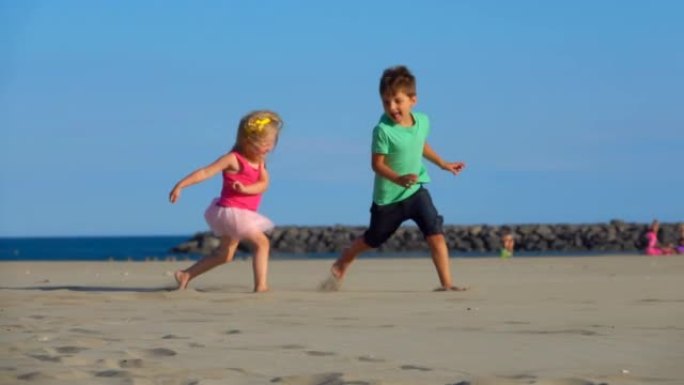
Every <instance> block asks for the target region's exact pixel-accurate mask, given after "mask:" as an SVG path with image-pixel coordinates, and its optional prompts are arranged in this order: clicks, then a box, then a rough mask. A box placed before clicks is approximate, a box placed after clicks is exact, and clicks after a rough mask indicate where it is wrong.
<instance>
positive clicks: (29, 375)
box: [17, 372, 52, 381]
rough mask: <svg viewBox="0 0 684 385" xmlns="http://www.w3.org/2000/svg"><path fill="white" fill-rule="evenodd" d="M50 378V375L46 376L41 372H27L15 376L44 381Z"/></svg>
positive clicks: (18, 378) (22, 378)
mask: <svg viewBox="0 0 684 385" xmlns="http://www.w3.org/2000/svg"><path fill="white" fill-rule="evenodd" d="M50 379H52V377H50V376H46V375H45V374H44V373H43V372H29V373H25V374H20V375H18V376H17V380H22V381H44V380H50Z"/></svg>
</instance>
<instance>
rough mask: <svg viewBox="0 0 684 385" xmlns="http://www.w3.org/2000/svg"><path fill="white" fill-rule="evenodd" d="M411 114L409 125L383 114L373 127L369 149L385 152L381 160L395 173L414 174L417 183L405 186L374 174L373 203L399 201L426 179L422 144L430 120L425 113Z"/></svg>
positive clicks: (425, 181) (380, 203)
mask: <svg viewBox="0 0 684 385" xmlns="http://www.w3.org/2000/svg"><path fill="white" fill-rule="evenodd" d="M412 115H413V120H414V124H413V126H411V127H404V126H401V125H398V124H396V123H394V121H392V119H391V118H389V117H388V116H387V115H385V114H383V115H382V117H381V118H380V122H378V124H377V126H375V128H374V129H373V145H372V151H373V153H374V154H383V155H385V163H386V164H387V165H388V166H389V167H390V168H391V169H392V170H394V172H396V173H397V174H399V175H405V174H416V175H418V183H416V184H414V185H413V186H411V187H408V188H406V187H402V186H399V185H398V184H395V183H393V182H392V181H390V180H389V179H386V178H384V177H382V176H380V175H378V174H375V183H374V184H373V202H375V204H378V205H387V204H390V203H395V202H399V201H402V200H404V199H406V198H408V197H410V196H411V195H413V194H414V193H415V192H416V191H418V189H419V188H420V185H421V184H423V183H428V182H429V181H430V176H428V174H427V170H426V169H425V165H424V164H423V146H424V145H425V140H426V139H427V136H428V134H429V133H430V121H429V120H428V117H427V116H426V115H425V114H422V113H419V112H413V113H412Z"/></svg>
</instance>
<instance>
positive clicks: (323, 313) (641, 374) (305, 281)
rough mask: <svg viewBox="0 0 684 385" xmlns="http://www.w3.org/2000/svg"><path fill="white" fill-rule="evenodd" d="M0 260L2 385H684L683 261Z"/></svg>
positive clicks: (628, 258)
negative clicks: (326, 287) (186, 271)
mask: <svg viewBox="0 0 684 385" xmlns="http://www.w3.org/2000/svg"><path fill="white" fill-rule="evenodd" d="M331 262H332V261H330V260H317V261H299V260H298V261H272V262H271V268H270V285H271V292H269V293H266V294H252V293H250V290H251V287H252V273H251V265H250V262H249V261H236V262H234V263H233V264H231V265H226V266H221V267H219V268H217V269H215V270H213V271H211V272H209V273H208V274H206V275H204V276H202V277H200V278H198V279H197V280H196V281H193V282H192V283H191V288H190V289H188V290H186V291H183V292H176V291H170V290H169V288H172V287H173V286H174V280H173V277H172V272H173V271H174V270H176V269H178V268H182V267H186V266H187V265H188V262H3V263H1V264H0V266H1V269H0V282H1V283H0V286H1V287H2V289H1V290H0V306H1V308H0V324H1V328H0V330H1V332H0V336H1V337H0V338H1V341H2V345H1V350H0V352H1V353H0V356H1V357H2V364H1V366H0V368H1V371H0V383H2V384H27V385H39V384H40V385H43V384H46V385H47V384H50V385H55V384H69V385H74V384H141V385H142V384H150V385H151V384H164V385H175V384H178V385H191V384H197V385H208V384H231V385H232V384H238V385H240V384H279V385H324V384H325V385H342V384H347V385H365V384H439V385H447V384H449V385H455V384H457V385H475V384H485V385H488V384H556V385H589V384H594V385H598V384H609V385H618V384H630V385H631V384H658V385H670V384H671V385H675V384H684V257H681V256H673V257H666V258H651V257H644V256H605V257H567V258H518V259H512V260H499V259H494V258H491V259H452V271H453V273H454V276H455V278H456V279H455V281H456V283H457V284H460V285H467V286H469V287H470V290H469V291H467V292H440V293H437V292H432V289H433V288H435V287H436V286H437V277H436V274H435V272H434V269H433V267H432V264H431V262H430V260H429V259H428V258H415V259H360V260H359V261H358V262H357V263H356V264H355V265H354V266H352V268H351V270H350V271H349V275H348V277H347V278H346V280H345V282H344V286H343V287H342V289H341V290H340V291H337V292H320V291H318V290H317V287H318V285H319V284H320V282H321V281H323V280H324V279H325V278H326V275H327V270H328V267H329V265H330V263H331Z"/></svg>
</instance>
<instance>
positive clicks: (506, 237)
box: [499, 231, 515, 259]
mask: <svg viewBox="0 0 684 385" xmlns="http://www.w3.org/2000/svg"><path fill="white" fill-rule="evenodd" d="M501 245H502V247H501V252H500V253H499V256H500V257H501V259H508V258H510V257H512V256H513V250H514V249H515V238H513V234H511V232H510V231H505V232H504V233H503V235H502V236H501Z"/></svg>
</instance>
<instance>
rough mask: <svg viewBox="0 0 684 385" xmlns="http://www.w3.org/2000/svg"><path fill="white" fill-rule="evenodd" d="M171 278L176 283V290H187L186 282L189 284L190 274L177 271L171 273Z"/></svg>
mask: <svg viewBox="0 0 684 385" xmlns="http://www.w3.org/2000/svg"><path fill="white" fill-rule="evenodd" d="M173 277H174V278H176V282H178V287H177V288H176V290H183V289H187V288H188V282H190V274H188V273H186V272H185V271H183V270H178V271H176V272H175V273H173Z"/></svg>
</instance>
